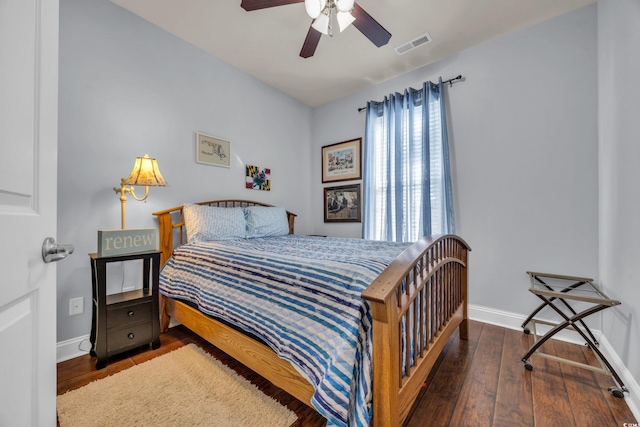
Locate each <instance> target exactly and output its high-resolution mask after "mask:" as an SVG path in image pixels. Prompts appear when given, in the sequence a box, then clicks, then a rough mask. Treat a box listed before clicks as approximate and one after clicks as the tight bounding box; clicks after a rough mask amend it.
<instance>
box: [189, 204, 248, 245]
mask: <svg viewBox="0 0 640 427" xmlns="http://www.w3.org/2000/svg"><path fill="white" fill-rule="evenodd" d="M182 213H183V215H184V224H185V227H186V229H187V241H188V242H189V243H194V242H206V241H208V240H230V239H244V238H245V237H246V236H247V223H246V221H245V218H244V210H243V208H219V207H215V206H206V205H194V204H191V203H185V205H184V207H183V208H182Z"/></svg>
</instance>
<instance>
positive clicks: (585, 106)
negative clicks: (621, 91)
mask: <svg viewBox="0 0 640 427" xmlns="http://www.w3.org/2000/svg"><path fill="white" fill-rule="evenodd" d="M596 25H597V8H596V5H591V6H587V7H585V8H582V9H579V10H577V11H575V12H572V13H569V14H566V15H563V16H560V17H557V18H555V19H551V20H548V21H546V22H542V23H540V24H538V25H536V26H533V27H530V28H527V29H524V30H521V31H518V32H515V33H512V34H508V35H506V36H503V37H501V38H498V39H495V40H492V41H490V42H487V43H485V44H482V45H479V46H476V47H474V48H471V49H468V50H466V51H464V52H461V53H459V54H458V55H454V56H452V57H450V58H447V59H445V60H442V61H439V62H437V63H435V64H432V65H429V66H426V67H423V68H421V69H418V70H416V71H413V72H410V73H407V74H404V75H402V76H400V77H397V78H395V79H392V80H389V81H387V82H385V83H382V84H379V85H377V86H375V87H373V88H370V89H367V90H364V91H361V92H359V93H356V94H354V95H352V96H348V97H345V98H342V99H340V100H338V101H335V102H333V103H330V104H327V105H324V106H322V107H319V108H317V109H315V110H314V116H313V123H314V124H313V134H312V135H313V142H312V143H313V149H312V155H313V156H314V158H315V160H314V161H313V164H312V167H313V173H314V176H313V179H312V193H313V194H315V195H316V196H317V197H315V198H314V199H313V203H314V206H315V207H314V209H313V211H312V213H313V215H314V218H313V220H314V224H315V232H316V233H322V234H328V235H344V236H354V237H359V236H360V235H361V228H360V224H324V223H323V218H322V205H321V203H322V200H321V197H320V195H321V193H322V187H323V185H322V184H321V183H320V182H321V179H320V176H321V174H320V163H321V160H320V152H321V147H322V146H323V145H327V144H332V143H335V142H339V141H343V140H346V139H351V138H356V137H360V136H363V129H364V121H365V117H364V113H360V114H359V113H358V112H357V108H358V107H362V106H365V105H366V102H367V101H368V100H382V99H383V98H384V96H385V95H387V94H389V93H392V92H396V91H402V90H404V88H406V87H409V86H412V87H419V86H420V85H421V83H422V82H423V81H425V80H435V81H437V79H438V77H439V76H442V77H443V79H448V78H450V77H455V76H457V75H458V74H462V75H463V76H464V78H465V80H464V81H463V82H460V83H456V84H454V85H453V86H452V87H447V89H446V93H447V95H448V102H449V106H450V111H449V116H448V118H449V126H450V134H449V135H450V148H451V153H452V170H453V180H454V183H453V184H454V199H455V209H456V224H457V231H458V233H459V234H460V235H461V236H462V237H463V238H464V239H465V240H467V242H468V243H469V244H470V245H471V247H472V252H471V258H470V266H471V268H470V301H471V303H472V304H475V305H479V306H483V307H487V308H490V309H494V310H499V311H504V312H512V313H517V314H520V315H527V314H528V313H529V312H530V311H531V310H532V309H533V308H534V307H535V306H537V305H538V302H537V301H538V300H537V299H536V298H535V297H534V296H533V295H532V294H530V293H529V292H528V291H527V289H528V286H529V279H528V276H527V275H526V273H525V272H526V271H527V270H530V271H542V272H551V273H560V274H569V275H580V276H589V277H593V278H595V279H597V278H598V159H597V147H598V144H597V90H596V87H597V51H596V45H597V39H596V34H597V28H596ZM326 123H331V126H326Z"/></svg>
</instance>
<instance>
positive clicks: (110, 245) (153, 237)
mask: <svg viewBox="0 0 640 427" xmlns="http://www.w3.org/2000/svg"><path fill="white" fill-rule="evenodd" d="M157 243H158V234H157V231H156V229H154V228H137V229H135V228H134V229H129V230H99V231H98V256H99V257H103V256H111V255H123V254H131V253H136V252H147V251H155V250H157V247H158V245H157Z"/></svg>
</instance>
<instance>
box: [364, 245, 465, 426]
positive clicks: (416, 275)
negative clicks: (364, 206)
mask: <svg viewBox="0 0 640 427" xmlns="http://www.w3.org/2000/svg"><path fill="white" fill-rule="evenodd" d="M469 251H470V248H469V246H468V245H467V243H466V242H465V241H464V240H462V239H461V238H460V237H458V236H455V235H443V236H429V237H423V238H422V239H421V240H419V241H418V242H417V243H415V244H414V245H412V246H411V247H409V248H408V249H407V250H405V251H404V252H403V253H402V254H401V255H400V256H399V257H398V258H397V259H396V260H394V261H393V262H392V263H391V264H390V265H389V266H388V267H387V268H386V269H385V270H384V271H383V272H382V274H381V275H380V276H379V277H378V278H377V279H376V280H375V281H374V282H373V283H372V284H371V285H370V286H369V287H368V288H367V289H366V290H365V291H364V292H363V293H362V297H363V298H364V299H366V300H367V301H369V304H370V306H371V313H372V316H373V366H374V369H373V371H374V377H373V384H374V387H373V408H374V415H373V425H402V423H403V421H404V420H405V418H406V417H407V416H408V415H409V412H410V410H411V407H412V406H413V403H414V400H415V398H416V396H417V395H418V394H419V392H420V387H421V386H422V384H423V382H424V380H425V378H426V377H427V375H428V373H429V371H430V370H431V368H432V366H433V365H434V363H435V362H436V360H437V358H438V356H439V355H440V353H441V351H442V349H443V348H444V346H445V344H446V342H447V340H448V339H449V337H450V336H451V335H452V334H453V333H454V332H455V328H456V327H458V326H459V327H460V338H462V339H468V326H467V319H468V317H467V277H468V273H467V256H468V252H469ZM382 366H384V367H385V369H379V367H382ZM380 420H385V421H383V422H382V424H380V423H379V421H380ZM388 422H390V424H387V423H388Z"/></svg>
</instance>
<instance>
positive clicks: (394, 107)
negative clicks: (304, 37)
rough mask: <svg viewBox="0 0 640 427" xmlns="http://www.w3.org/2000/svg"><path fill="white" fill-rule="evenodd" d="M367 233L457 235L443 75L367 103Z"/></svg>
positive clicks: (382, 236) (392, 237)
mask: <svg viewBox="0 0 640 427" xmlns="http://www.w3.org/2000/svg"><path fill="white" fill-rule="evenodd" d="M362 225H363V227H362V229H363V237H364V238H365V239H373V240H388V241H396V242H411V241H415V240H417V239H418V238H420V237H421V236H424V235H429V234H445V233H455V224H454V215H453V194H452V190H451V170H450V161H449V142H448V136H447V122H446V109H445V105H444V96H443V86H442V79H440V80H439V82H438V83H437V84H435V83H431V82H425V83H424V84H423V86H422V89H419V90H418V89H412V88H409V89H406V90H405V91H404V93H402V94H400V93H395V94H391V95H389V96H386V97H385V98H384V100H383V101H382V102H375V101H371V102H369V103H368V104H367V119H366V129H365V136H364V162H363V224H362Z"/></svg>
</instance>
